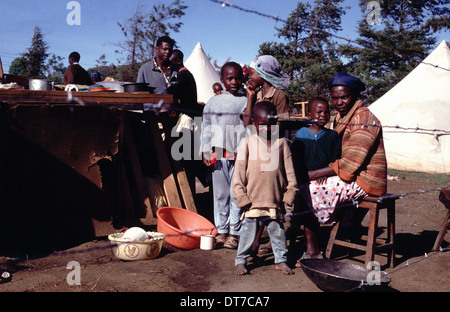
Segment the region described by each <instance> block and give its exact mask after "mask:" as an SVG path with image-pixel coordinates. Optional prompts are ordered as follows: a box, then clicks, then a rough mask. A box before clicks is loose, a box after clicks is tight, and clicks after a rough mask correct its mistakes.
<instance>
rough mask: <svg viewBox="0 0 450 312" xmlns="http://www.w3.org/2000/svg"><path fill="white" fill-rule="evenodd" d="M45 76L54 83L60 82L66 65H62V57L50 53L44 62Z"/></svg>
mask: <svg viewBox="0 0 450 312" xmlns="http://www.w3.org/2000/svg"><path fill="white" fill-rule="evenodd" d="M45 69H46V76H47V79H48V80H49V81H53V82H54V83H55V84H62V82H63V78H64V73H65V71H66V70H67V67H66V66H64V58H63V57H61V56H56V55H55V54H52V55H51V57H50V58H49V59H48V60H47V63H46V64H45Z"/></svg>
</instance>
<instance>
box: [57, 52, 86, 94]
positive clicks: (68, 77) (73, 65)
mask: <svg viewBox="0 0 450 312" xmlns="http://www.w3.org/2000/svg"><path fill="white" fill-rule="evenodd" d="M80 58H81V56H80V53H78V52H76V51H74V52H72V53H70V54H69V64H70V65H69V67H68V68H67V70H66V72H65V73H64V79H63V84H65V85H67V84H79V85H87V86H90V85H92V84H93V83H92V80H91V77H90V76H89V74H88V72H87V71H86V70H85V69H84V68H83V67H81V65H80V64H79V63H78V62H79V61H80Z"/></svg>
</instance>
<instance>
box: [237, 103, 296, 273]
mask: <svg viewBox="0 0 450 312" xmlns="http://www.w3.org/2000/svg"><path fill="white" fill-rule="evenodd" d="M253 116H254V118H253V124H254V126H255V129H256V133H254V134H252V135H251V136H249V137H246V138H245V139H244V140H243V141H242V143H241V145H240V147H239V150H238V155H237V160H236V165H235V172H234V178H233V194H234V196H235V197H236V200H237V204H238V207H240V208H242V209H243V210H244V213H243V218H244V219H243V222H242V228H241V232H240V240H239V246H238V250H237V254H236V259H235V266H236V274H237V275H243V274H246V273H247V268H246V262H247V258H248V257H249V256H250V255H251V252H252V246H253V243H254V241H255V238H256V235H257V231H258V227H259V226H261V224H260V223H261V222H264V224H265V225H266V226H267V231H268V233H269V236H270V240H271V242H272V249H273V253H274V256H275V268H276V269H278V270H281V271H282V272H283V273H284V274H293V273H294V272H293V271H292V270H291V269H290V268H289V267H288V265H287V263H286V262H287V245H286V234H285V231H284V225H283V222H282V220H283V210H282V207H283V202H284V203H285V204H286V205H288V206H292V205H293V203H294V198H295V194H296V193H297V191H298V188H297V181H296V178H295V172H294V168H293V164H292V159H291V152H290V149H289V144H288V142H287V140H286V139H285V138H279V134H278V132H277V130H278V129H277V126H275V125H276V123H277V118H276V117H274V116H276V108H275V106H274V105H273V104H272V103H270V102H267V101H263V102H259V103H257V104H256V105H255V107H254V109H253Z"/></svg>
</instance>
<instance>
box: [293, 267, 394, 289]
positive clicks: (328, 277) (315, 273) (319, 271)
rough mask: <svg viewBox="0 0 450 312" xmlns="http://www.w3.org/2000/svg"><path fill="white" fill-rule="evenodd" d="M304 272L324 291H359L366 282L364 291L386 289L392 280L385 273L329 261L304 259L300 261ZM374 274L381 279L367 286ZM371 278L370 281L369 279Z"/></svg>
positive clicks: (371, 281)
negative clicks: (360, 286) (362, 283)
mask: <svg viewBox="0 0 450 312" xmlns="http://www.w3.org/2000/svg"><path fill="white" fill-rule="evenodd" d="M300 264H301V266H302V269H303V272H305V274H306V276H307V277H308V278H309V279H310V280H311V281H312V282H313V283H314V284H316V286H317V287H319V288H320V289H321V290H323V291H333V292H344V291H351V290H356V289H359V290H360V288H358V286H359V285H360V284H361V281H363V282H364V286H363V288H362V289H363V290H364V289H369V288H372V289H375V288H377V287H378V288H380V287H386V286H387V285H388V284H389V283H390V282H391V278H390V277H389V276H387V275H386V273H385V272H382V271H381V272H374V271H372V270H367V269H366V268H365V267H363V266H359V265H355V264H350V263H344V262H340V261H335V260H328V259H304V260H300ZM374 273H379V274H377V275H376V276H377V277H379V279H378V280H377V281H376V282H377V283H375V284H374V285H367V283H368V282H369V283H372V284H373V282H374V281H373V280H372V279H371V277H372V276H374ZM368 276H369V280H368V279H367V277H368Z"/></svg>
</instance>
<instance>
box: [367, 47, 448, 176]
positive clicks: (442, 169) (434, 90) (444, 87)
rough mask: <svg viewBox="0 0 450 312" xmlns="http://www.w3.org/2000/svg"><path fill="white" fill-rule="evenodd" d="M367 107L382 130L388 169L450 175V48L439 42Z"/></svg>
mask: <svg viewBox="0 0 450 312" xmlns="http://www.w3.org/2000/svg"><path fill="white" fill-rule="evenodd" d="M369 109H370V110H371V111H372V112H373V113H374V114H375V115H376V116H377V117H378V119H380V121H381V124H382V127H383V136H384V144H385V149H386V157H387V162H388V168H390V169H397V170H407V171H419V172H428V173H445V174H450V49H449V47H448V44H447V42H446V41H445V40H443V41H442V42H441V43H440V44H439V45H438V46H437V47H436V49H435V50H434V51H433V52H432V53H431V54H429V55H428V56H427V57H426V58H425V59H424V60H423V61H422V62H421V63H420V64H419V65H418V66H417V67H416V68H415V69H414V70H412V71H411V72H410V73H409V74H408V75H407V76H406V77H405V78H403V79H402V80H401V81H400V82H399V83H398V84H397V85H395V86H394V87H393V88H392V89H391V90H389V91H388V92H387V93H386V94H384V95H383V96H382V97H380V98H379V99H378V100H377V101H375V102H374V103H373V104H372V105H370V106H369Z"/></svg>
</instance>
